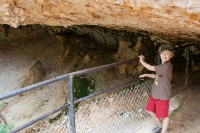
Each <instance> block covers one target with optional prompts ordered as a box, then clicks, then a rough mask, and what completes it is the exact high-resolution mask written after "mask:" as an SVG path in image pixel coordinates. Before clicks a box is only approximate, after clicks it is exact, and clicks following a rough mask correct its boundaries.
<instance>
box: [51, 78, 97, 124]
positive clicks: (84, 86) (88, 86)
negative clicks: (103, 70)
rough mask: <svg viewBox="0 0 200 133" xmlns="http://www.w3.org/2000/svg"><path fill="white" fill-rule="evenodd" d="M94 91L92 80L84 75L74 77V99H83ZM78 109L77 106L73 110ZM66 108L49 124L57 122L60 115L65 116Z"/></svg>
mask: <svg viewBox="0 0 200 133" xmlns="http://www.w3.org/2000/svg"><path fill="white" fill-rule="evenodd" d="M94 90H95V82H94V80H93V79H92V78H88V77H87V76H86V75H82V76H76V77H74V99H79V98H82V97H85V96H87V95H89V94H91V93H93V92H94ZM77 108H78V104H76V105H75V110H76V109H77ZM67 113H68V108H65V109H63V110H62V112H61V113H59V114H58V115H57V116H56V117H54V118H52V119H50V120H49V123H53V122H54V121H56V120H58V119H59V118H60V117H61V116H62V115H67Z"/></svg>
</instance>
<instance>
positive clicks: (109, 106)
mask: <svg viewBox="0 0 200 133" xmlns="http://www.w3.org/2000/svg"><path fill="white" fill-rule="evenodd" d="M151 85H152V80H145V81H144V82H143V83H140V84H138V85H133V86H128V87H124V88H120V89H117V90H116V91H112V92H110V93H108V94H102V95H104V96H103V97H102V98H101V99H98V100H95V101H93V102H81V103H80V104H79V106H78V108H77V110H76V114H75V123H76V132H77V133H135V132H137V130H139V129H141V128H142V127H144V126H145V125H146V124H147V121H148V120H149V118H150V117H149V116H148V114H147V113H146V112H145V106H146V104H147V101H148V99H149V95H150V91H151ZM67 123H68V117H67V115H65V116H62V117H61V118H60V119H59V120H57V121H55V122H53V123H52V124H49V123H48V122H47V120H43V121H40V122H39V123H37V124H35V125H33V126H32V127H30V128H28V129H25V130H26V131H25V132H26V133H29V132H38V133H68V128H67Z"/></svg>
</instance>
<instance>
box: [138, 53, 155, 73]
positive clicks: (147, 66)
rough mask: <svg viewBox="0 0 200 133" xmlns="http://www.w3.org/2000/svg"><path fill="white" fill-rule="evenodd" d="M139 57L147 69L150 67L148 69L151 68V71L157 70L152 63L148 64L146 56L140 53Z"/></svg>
mask: <svg viewBox="0 0 200 133" xmlns="http://www.w3.org/2000/svg"><path fill="white" fill-rule="evenodd" d="M139 58H140V63H141V64H142V65H143V66H144V67H145V68H146V69H148V70H150V71H155V68H154V66H152V65H150V64H148V63H146V62H145V61H144V59H145V57H144V56H143V55H140V56H139Z"/></svg>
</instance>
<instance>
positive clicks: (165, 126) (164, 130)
mask: <svg viewBox="0 0 200 133" xmlns="http://www.w3.org/2000/svg"><path fill="white" fill-rule="evenodd" d="M168 126H169V117H166V118H164V119H163V124H162V132H161V133H167V129H168Z"/></svg>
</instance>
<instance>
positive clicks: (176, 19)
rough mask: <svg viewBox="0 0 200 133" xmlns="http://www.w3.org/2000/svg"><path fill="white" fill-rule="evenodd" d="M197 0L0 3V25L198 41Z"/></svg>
mask: <svg viewBox="0 0 200 133" xmlns="http://www.w3.org/2000/svg"><path fill="white" fill-rule="evenodd" d="M199 13H200V3H199V1H198V0H162V1H161V0H81V1H80V0H43V1H41V0H1V2H0V24H8V25H10V26H12V27H18V26H20V25H27V24H41V25H50V26H64V27H68V26H71V25H83V24H84V25H85V24H86V25H99V26H105V27H113V28H124V29H129V30H144V31H148V32H151V33H156V34H160V33H161V34H164V35H168V36H171V37H177V38H178V37H181V38H186V39H196V40H200V34H199V33H200V28H199V27H200V21H199V20H200V15H199Z"/></svg>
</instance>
